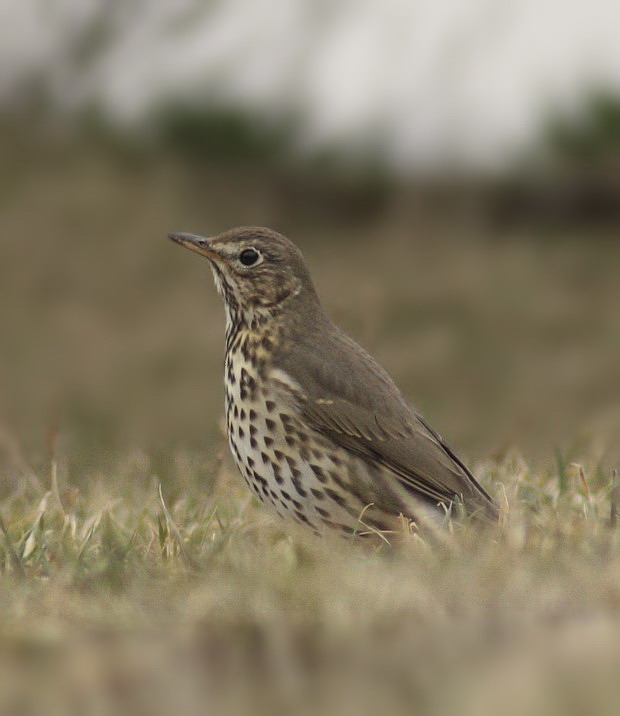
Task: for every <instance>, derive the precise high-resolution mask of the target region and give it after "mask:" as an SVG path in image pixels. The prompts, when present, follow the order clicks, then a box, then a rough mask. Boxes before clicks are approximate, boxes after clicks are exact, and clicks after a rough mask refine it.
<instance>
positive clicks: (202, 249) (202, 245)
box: [168, 232, 223, 261]
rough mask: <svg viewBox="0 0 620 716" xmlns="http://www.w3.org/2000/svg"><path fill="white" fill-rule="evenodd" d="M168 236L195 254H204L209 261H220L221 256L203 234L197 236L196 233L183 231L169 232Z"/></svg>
mask: <svg viewBox="0 0 620 716" xmlns="http://www.w3.org/2000/svg"><path fill="white" fill-rule="evenodd" d="M168 238H169V239H171V240H172V241H175V242H176V243H177V244H181V246H185V248H186V249H190V250H191V251H195V252H196V253H197V254H202V256H206V257H207V258H208V259H209V260H211V261H222V260H223V259H222V256H221V255H220V254H219V253H218V252H217V251H216V250H215V249H214V248H213V246H211V242H210V241H209V239H205V238H204V236H198V235H197V234H183V233H176V232H175V233H171V234H168Z"/></svg>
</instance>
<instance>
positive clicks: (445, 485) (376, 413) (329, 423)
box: [278, 324, 497, 517]
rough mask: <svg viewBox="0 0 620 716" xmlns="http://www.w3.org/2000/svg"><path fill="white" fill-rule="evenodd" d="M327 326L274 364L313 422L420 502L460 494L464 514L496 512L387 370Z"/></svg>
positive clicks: (448, 501) (445, 499)
mask: <svg viewBox="0 0 620 716" xmlns="http://www.w3.org/2000/svg"><path fill="white" fill-rule="evenodd" d="M330 330H331V331H333V333H332V334H331V335H329V336H328V340H326V338H327V337H326V336H324V335H322V336H320V338H319V340H318V345H316V346H314V347H313V346H309V345H308V343H307V339H305V340H303V342H302V341H298V342H297V343H296V344H295V345H293V346H289V347H288V350H287V351H286V354H285V355H283V357H282V359H281V360H280V362H279V365H278V367H279V368H281V369H283V370H284V371H285V372H286V373H288V374H289V375H290V376H291V377H292V378H293V379H294V380H295V381H296V382H297V383H298V384H299V386H300V387H301V390H302V391H303V395H302V396H298V397H297V400H298V403H299V408H300V410H301V411H302V413H303V415H304V417H305V419H306V420H307V421H308V422H309V423H310V425H312V427H313V428H314V429H315V430H317V431H318V432H320V433H322V434H324V435H326V436H328V437H329V438H330V439H331V440H333V441H334V442H335V443H337V444H339V445H341V446H342V447H344V448H346V449H348V450H350V451H351V452H353V453H356V454H358V455H361V456H364V457H365V458H370V459H371V460H373V461H375V462H376V463H377V464H379V465H382V466H383V467H385V468H387V469H388V470H389V471H391V472H392V473H393V474H394V476H395V477H396V478H397V479H398V480H399V481H400V483H401V484H402V485H404V486H405V487H406V488H407V489H409V490H410V491H411V492H413V493H414V494H415V495H416V496H417V497H419V498H423V499H424V500H425V501H430V502H432V503H433V504H438V503H441V504H444V505H449V504H451V503H452V502H454V501H455V500H460V501H462V503H463V505H464V507H465V509H466V511H467V512H469V513H473V512H482V513H484V514H485V515H486V516H489V517H495V516H496V515H497V508H496V506H495V504H494V502H493V501H492V499H491V498H490V497H489V495H488V494H487V493H486V492H485V490H484V489H483V488H482V487H481V486H480V485H479V484H478V483H477V482H476V480H475V478H474V477H473V475H472V474H471V472H470V471H469V470H468V469H467V468H466V467H465V465H463V463H462V462H461V461H460V460H459V459H458V458H457V457H456V455H455V454H454V453H453V452H452V450H450V448H449V447H447V445H446V444H445V443H444V442H443V440H442V439H441V437H440V436H439V435H438V434H437V433H436V432H435V431H434V430H433V429H432V428H430V426H429V425H428V424H427V423H426V422H425V421H424V419H423V418H422V417H421V416H420V415H418V414H417V413H416V412H415V411H414V410H413V409H412V408H411V407H410V406H409V405H408V403H407V402H406V401H405V399H404V398H403V396H402V394H401V393H400V391H399V390H398V388H396V386H395V385H394V383H393V382H392V380H391V379H390V377H389V376H388V375H387V373H386V372H385V371H384V370H383V369H382V368H381V367H380V366H379V365H378V364H377V363H376V361H375V360H374V359H373V358H372V357H371V356H370V355H369V354H368V353H366V352H365V351H364V350H363V349H361V348H360V347H359V346H357V344H355V343H354V342H353V341H352V340H351V339H350V338H349V337H348V336H346V335H345V334H343V333H342V332H341V331H339V329H337V328H336V327H335V326H333V324H330ZM326 342H327V344H328V347H327V348H326V349H325V350H320V349H321V348H322V347H323V345H324V344H325V343H326ZM317 348H318V349H319V350H317Z"/></svg>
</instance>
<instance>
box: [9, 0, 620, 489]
mask: <svg viewBox="0 0 620 716" xmlns="http://www.w3.org/2000/svg"><path fill="white" fill-rule="evenodd" d="M618 27H620V8H619V7H618V5H617V3H614V2H611V1H605V0H591V1H590V2H588V3H577V2H568V3H567V2H566V0H546V2H544V3H540V2H534V1H533V0H525V1H523V0H522V1H517V0H509V1H508V2H504V3H495V2H488V0H470V1H469V2H466V3H463V2H458V1H457V0H443V1H442V2H435V1H433V0H419V2H416V3H408V2H403V1H402V0H385V1H384V2H382V3H376V2H371V1H370V0H357V1H356V2H348V1H346V0H343V1H342V2H338V3H332V2H324V1H314V2H309V1H307V0H290V1H289V2H287V3H277V2H275V0H252V1H250V0H233V1H229V2H218V1H216V0H181V1H179V2H176V3H169V2H164V1H163V0H162V1H158V0H137V1H136V2H132V3H125V2H119V1H117V0H83V1H82V2H80V3H79V4H76V3H74V2H69V0H57V1H56V2H54V3H49V2H44V1H43V0H39V1H37V0H27V1H24V2H20V3H14V2H11V0H0V130H1V131H0V157H1V161H2V175H1V184H0V291H1V293H0V296H1V299H2V300H1V302H0V328H1V338H0V461H1V465H2V472H1V473H0V475H1V477H0V481H1V482H2V485H1V489H2V490H3V492H4V493H5V494H6V492H8V491H11V490H12V489H14V487H15V481H16V480H18V479H21V476H23V474H28V471H32V472H34V473H36V472H38V471H39V469H41V467H42V466H44V465H46V464H47V461H48V460H49V450H50V446H51V442H53V441H54V440H53V438H54V439H55V437H54V436H56V435H57V436H58V439H59V443H58V446H57V450H58V454H59V460H60V466H61V480H62V481H64V482H65V483H66V484H68V483H70V484H80V483H83V482H85V481H88V480H90V479H93V478H95V477H97V476H99V477H101V476H104V477H105V479H106V480H107V481H108V482H111V483H114V481H115V480H118V482H119V483H122V481H123V480H126V479H128V477H129V478H132V477H135V476H134V474H133V473H134V472H135V473H136V475H137V477H135V479H140V476H143V477H145V478H148V477H149V476H151V475H152V474H157V475H158V477H159V478H160V479H162V480H164V481H165V480H166V477H167V475H168V474H170V472H171V469H172V468H171V465H172V464H173V463H174V464H178V463H179V461H183V460H184V459H188V460H189V459H191V460H192V461H194V462H195V463H196V464H197V465H198V467H199V468H200V469H203V468H204V472H205V475H208V474H209V470H210V469H211V467H210V466H211V465H212V464H213V460H214V456H216V455H218V454H219V452H220V451H221V448H222V435H221V416H222V412H223V411H222V403H223V389H222V356H223V325H224V318H223V310H222V306H221V303H220V300H219V298H218V297H217V296H216V294H215V291H214V289H213V287H212V285H211V276H210V272H209V271H208V268H207V266H206V264H205V263H204V262H201V261H200V260H199V259H198V258H197V257H196V256H192V255H190V254H188V253H187V252H182V251H180V250H179V249H178V247H175V246H173V245H172V244H171V243H170V242H168V241H167V240H166V233H167V232H168V231H171V230H178V231H194V232H197V233H203V234H213V233H216V232H219V231H222V230H224V229H227V228H230V227H232V226H235V225H242V224H260V225H267V226H270V227H272V228H275V229H277V230H279V231H282V232H283V233H285V234H287V235H289V236H290V237H291V238H293V239H294V240H295V241H296V242H297V243H298V244H299V245H300V246H301V247H302V249H303V251H304V253H305V254H306V257H307V259H308V262H309V264H310V267H311V270H312V273H313V275H314V277H315V280H316V283H317V286H318V289H319V291H320V294H321V296H322V297H323V301H324V303H325V305H326V307H327V309H328V311H329V313H330V314H331V315H332V317H333V318H334V319H335V320H336V321H337V322H338V323H340V324H341V325H342V326H343V327H344V328H345V329H346V330H347V331H348V332H349V333H351V334H352V335H353V336H354V337H355V338H356V339H358V340H359V341H360V342H361V343H362V344H363V345H364V346H365V347H366V348H368V349H369V350H370V351H371V352H372V353H374V354H375V355H376V356H377V357H378V359H379V360H380V361H381V362H382V363H383V364H384V365H385V366H386V367H387V369H388V370H389V372H390V373H391V374H392V375H393V376H394V378H395V379H396V382H397V383H398V384H399V385H400V386H401V387H402V388H403V390H404V391H405V392H406V394H407V395H408V396H410V397H411V399H412V401H413V402H414V404H415V405H416V406H417V407H418V408H419V409H420V410H421V411H422V412H423V413H425V414H426V416H427V417H428V419H429V420H430V421H431V422H432V423H433V424H434V425H436V426H437V428H438V429H439V430H440V431H441V432H442V433H443V434H444V436H446V438H447V439H448V441H449V442H450V443H452V444H453V445H454V446H455V447H456V448H457V449H458V450H459V451H460V452H462V453H464V454H465V456H466V457H467V459H468V460H469V461H471V462H472V463H473V464H474V465H475V464H477V463H479V462H484V461H488V460H492V459H494V458H495V457H497V456H501V455H503V454H506V452H508V451H514V452H515V453H517V454H522V455H524V456H526V457H527V458H528V459H531V460H535V461H540V463H541V464H542V463H553V462H554V461H557V460H570V459H575V460H577V461H578V459H579V450H580V445H582V444H583V443H584V442H588V443H589V444H590V445H591V444H592V441H595V443H596V444H599V443H600V448H599V452H600V460H601V470H609V469H610V465H612V464H613V461H614V459H616V456H615V455H614V453H613V444H614V442H617V434H618V433H617V429H618V426H619V424H620V417H619V410H620V374H619V373H620V371H619V366H620V320H619V310H618V309H619V307H620V280H619V269H620V244H619V242H618V228H619V224H620V44H619V43H618V38H617V29H618ZM614 436H615V438H614ZM188 456H189V457H188ZM121 462H122V464H123V465H124V468H123V470H122V471H119V470H118V469H117V466H118V465H119V464H120V463H121ZM114 466H116V467H114ZM112 468H114V469H112Z"/></svg>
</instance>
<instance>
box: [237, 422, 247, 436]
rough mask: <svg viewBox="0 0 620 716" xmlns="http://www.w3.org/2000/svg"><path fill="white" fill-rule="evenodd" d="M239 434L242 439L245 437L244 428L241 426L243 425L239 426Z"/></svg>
mask: <svg viewBox="0 0 620 716" xmlns="http://www.w3.org/2000/svg"><path fill="white" fill-rule="evenodd" d="M237 434H238V435H239V437H240V438H241V439H243V438H244V437H245V432H244V430H243V428H242V427H241V425H239V426H238V427H237Z"/></svg>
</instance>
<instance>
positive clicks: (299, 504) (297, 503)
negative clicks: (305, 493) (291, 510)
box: [293, 500, 303, 510]
mask: <svg viewBox="0 0 620 716" xmlns="http://www.w3.org/2000/svg"><path fill="white" fill-rule="evenodd" d="M293 505H295V507H296V508H297V509H298V510H301V508H302V507H303V505H302V504H301V502H298V501H297V500H293Z"/></svg>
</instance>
